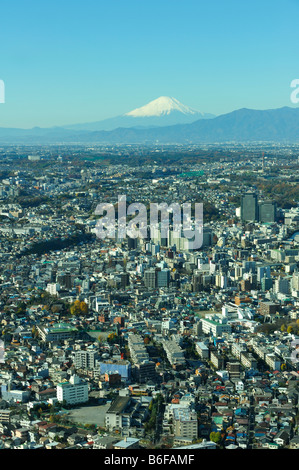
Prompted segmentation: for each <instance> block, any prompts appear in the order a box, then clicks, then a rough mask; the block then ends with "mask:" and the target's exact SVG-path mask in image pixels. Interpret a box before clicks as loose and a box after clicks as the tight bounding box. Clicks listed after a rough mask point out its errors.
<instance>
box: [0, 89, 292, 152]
mask: <svg viewBox="0 0 299 470" xmlns="http://www.w3.org/2000/svg"><path fill="white" fill-rule="evenodd" d="M158 123H159V124H158ZM104 127H105V129H104ZM232 141H235V142H253V141H254V142H257V141H260V142H262V141H264V142H266V141H269V142H282V143H284V142H285V143H299V108H290V107H283V108H279V109H270V110H253V109H246V108H244V109H239V110H236V111H233V112H231V113H227V114H222V115H221V116H216V117H213V115H210V114H206V113H201V112H198V111H194V110H192V109H191V108H188V107H187V106H184V105H182V104H181V103H180V102H179V101H177V100H175V99H174V98H169V97H160V98H158V99H157V100H154V101H152V102H150V103H149V104H147V105H145V106H143V107H141V108H137V109H135V110H133V111H130V112H129V113H126V114H125V115H123V116H120V117H117V118H112V119H107V120H104V121H99V122H94V123H87V124H77V125H71V126H63V127H52V128H39V127H34V128H32V129H14V128H3V127H2V128H0V142H1V143H2V144H20V143H22V144H54V143H70V144H71V143H85V144H91V143H103V144H133V143H139V144H151V143H161V144H162V143H163V144H164V143H165V144H166V143H168V144H176V143H177V144H189V143H190V144H192V143H193V144H200V143H221V142H232Z"/></svg>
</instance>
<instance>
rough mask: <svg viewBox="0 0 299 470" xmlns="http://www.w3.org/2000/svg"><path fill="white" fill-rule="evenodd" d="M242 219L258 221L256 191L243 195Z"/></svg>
mask: <svg viewBox="0 0 299 470" xmlns="http://www.w3.org/2000/svg"><path fill="white" fill-rule="evenodd" d="M241 219H242V221H244V222H255V221H258V202H257V195H256V194H255V193H246V194H243V196H242V197H241Z"/></svg>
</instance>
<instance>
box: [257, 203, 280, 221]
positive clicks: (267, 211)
mask: <svg viewBox="0 0 299 470" xmlns="http://www.w3.org/2000/svg"><path fill="white" fill-rule="evenodd" d="M276 211H277V204H276V202H275V201H264V202H260V203H259V222H262V223H267V222H268V223H270V222H275V220H276Z"/></svg>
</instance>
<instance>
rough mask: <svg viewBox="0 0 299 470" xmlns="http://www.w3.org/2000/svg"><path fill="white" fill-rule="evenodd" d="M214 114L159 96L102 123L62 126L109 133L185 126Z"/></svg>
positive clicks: (212, 116)
mask: <svg viewBox="0 0 299 470" xmlns="http://www.w3.org/2000/svg"><path fill="white" fill-rule="evenodd" d="M214 117H215V116H214V114H208V113H203V112H201V111H196V110H195V109H192V108H189V106H186V105H184V104H182V103H180V101H178V100H177V99H175V98H171V97H169V96H160V98H157V99H156V100H153V101H151V102H150V103H148V104H146V105H145V106H142V107H141V108H136V109H133V110H132V111H129V112H128V113H125V114H123V115H121V116H117V117H114V118H110V119H105V120H103V121H97V122H88V123H83V124H72V125H69V126H63V128H64V129H70V130H80V131H81V130H83V131H111V130H114V129H117V128H118V127H125V128H127V127H129V128H130V127H136V128H147V127H160V126H172V125H175V124H187V123H191V122H194V121H197V120H198V119H210V118H214Z"/></svg>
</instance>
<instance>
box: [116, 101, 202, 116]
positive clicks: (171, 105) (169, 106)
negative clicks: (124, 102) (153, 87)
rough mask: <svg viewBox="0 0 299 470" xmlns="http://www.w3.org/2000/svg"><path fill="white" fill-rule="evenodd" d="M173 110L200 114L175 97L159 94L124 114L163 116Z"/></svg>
mask: <svg viewBox="0 0 299 470" xmlns="http://www.w3.org/2000/svg"><path fill="white" fill-rule="evenodd" d="M173 111H179V112H180V113H182V114H201V113H199V112H198V111H195V110H194V109H191V108H189V107H188V106H185V105H184V104H182V103H180V102H179V101H178V100H176V99H175V98H171V97H169V96H160V98H157V99H156V100H153V101H151V102H150V103H148V104H146V105H145V106H142V107H141V108H136V109H133V111H130V112H129V113H126V114H125V116H131V117H149V116H164V115H168V114H170V113H171V112H173Z"/></svg>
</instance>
